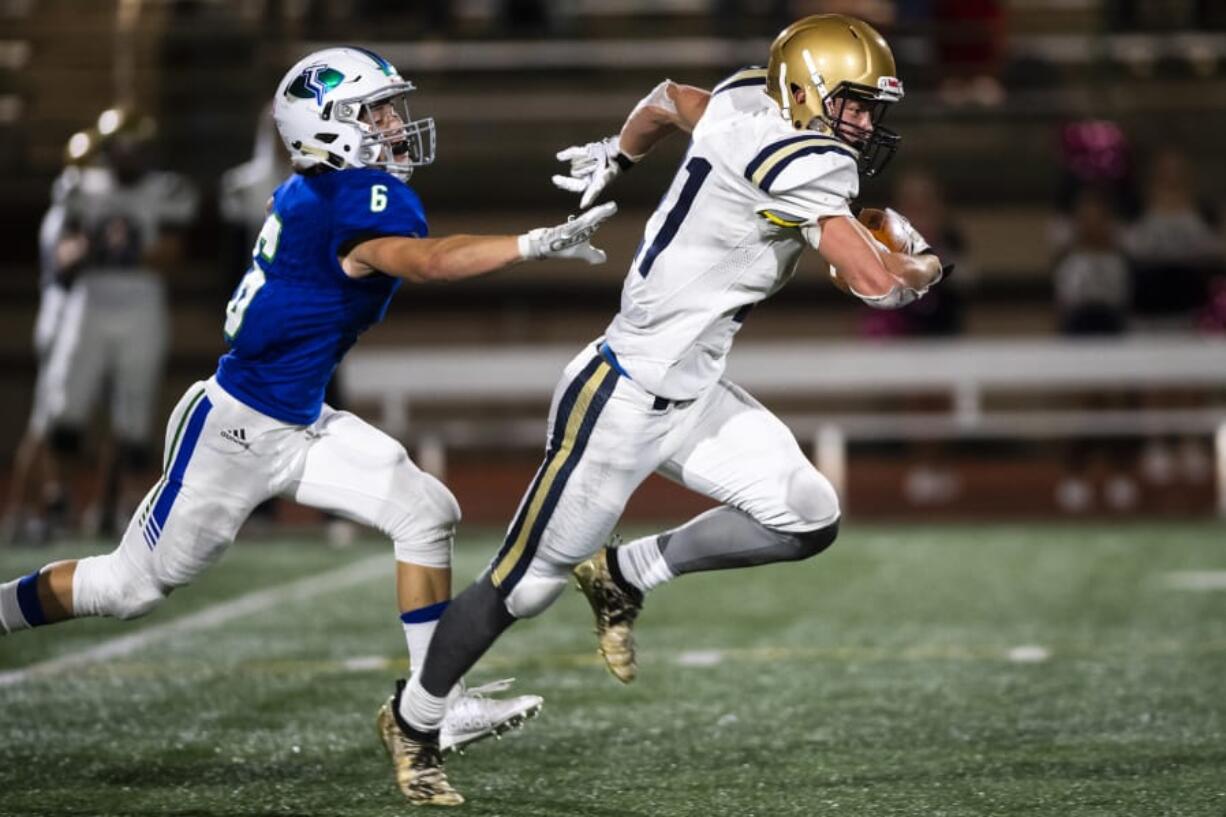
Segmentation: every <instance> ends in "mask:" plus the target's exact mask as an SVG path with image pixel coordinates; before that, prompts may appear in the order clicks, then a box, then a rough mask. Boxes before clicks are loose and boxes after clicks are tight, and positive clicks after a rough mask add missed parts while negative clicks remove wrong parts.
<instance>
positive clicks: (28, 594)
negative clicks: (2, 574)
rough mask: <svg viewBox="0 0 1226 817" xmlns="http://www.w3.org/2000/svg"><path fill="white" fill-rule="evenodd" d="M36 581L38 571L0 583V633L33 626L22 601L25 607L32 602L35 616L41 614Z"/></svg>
mask: <svg viewBox="0 0 1226 817" xmlns="http://www.w3.org/2000/svg"><path fill="white" fill-rule="evenodd" d="M37 582H38V571H35V572H34V573H31V574H30V575H29V576H23V577H22V578H20V579H13V580H12V581H11V582H5V583H4V584H0V635H3V634H6V633H11V632H13V631H15V630H27V629H29V628H30V627H33V626H34V625H33V624H31V623H30V622H29V620H27V619H26V613H25V609H23V601H24V603H25V607H26V608H29V607H30V605H31V604H33V605H34V609H33V613H34V614H35V615H36V616H40V617H41V616H42V614H43V611H42V605H41V604H40V603H39V602H38V592H37ZM38 623H41V622H38Z"/></svg>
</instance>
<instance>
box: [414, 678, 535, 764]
mask: <svg viewBox="0 0 1226 817" xmlns="http://www.w3.org/2000/svg"><path fill="white" fill-rule="evenodd" d="M514 680H515V679H514V678H504V679H503V680H501V681H493V682H491V683H488V684H483V685H481V686H479V687H472V688H471V689H466V688H464V687H463V685H461V686H457V687H456V689H455V690H454V691H453V692H452V693H451V695H449V696H448V699H447V714H446V715H445V716H444V717H443V725H442V727H441V728H440V729H439V734H438V743H439V749H440V750H442V751H443V752H444V753H447V752H459V751H462V750H463V749H464V748H465V747H466V746H468V745H469V744H472V743H476V742H477V741H479V740H482V739H484V738H488V737H495V738H496V737H500V736H501V735H502V733H503V732H509V731H510V730H512V729H518V728H519V727H521V726H523V725H524V722H525V721H527V720H528V719H529V718H534V717H536V715H537V714H538V713H539V712H540V711H541V704H542V703H544V699H543V698H542V697H541V696H540V695H516V696H514V697H511V698H490V697H487V696H488V695H489V694H490V693H493V692H505V691H506V690H508V689H510V688H511V682H513V681H514Z"/></svg>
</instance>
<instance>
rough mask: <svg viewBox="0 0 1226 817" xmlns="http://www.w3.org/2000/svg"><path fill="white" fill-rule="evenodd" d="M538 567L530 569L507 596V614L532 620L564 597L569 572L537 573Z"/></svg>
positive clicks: (550, 571)
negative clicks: (563, 592)
mask: <svg viewBox="0 0 1226 817" xmlns="http://www.w3.org/2000/svg"><path fill="white" fill-rule="evenodd" d="M535 567H536V565H533V566H532V567H529V568H528V572H527V573H525V574H524V576H523V578H521V579H520V580H519V582H518V583H517V584H516V585H515V587H513V588H512V589H511V592H510V593H508V594H507V595H506V605H507V612H508V613H510V614H511V615H513V616H515V617H516V618H532V617H533V616H536V615H540V614H541V613H543V612H545V610H547V609H548V608H549V605H551V604H553V603H554V601H556V600H557V598H558V596H560V595H562V591H563V590H565V589H566V582H567V577H568V576H569V575H570V572H569V571H568V570H554V569H550V570H549V571H548V572H538V571H535V570H534V569H533V568H535Z"/></svg>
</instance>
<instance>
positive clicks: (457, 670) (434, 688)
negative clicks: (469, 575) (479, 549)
mask: <svg viewBox="0 0 1226 817" xmlns="http://www.w3.org/2000/svg"><path fill="white" fill-rule="evenodd" d="M515 621H516V618H515V616H513V615H511V614H510V613H508V612H507V607H506V604H505V603H504V602H503V600H502V596H500V595H498V591H497V590H496V589H495V588H494V585H493V584H492V583H491V582H490V577H489V573H488V572H486V573H482V574H481V575H480V576H479V577H478V578H477V580H476V581H475V582H473V583H472V584H471V585H469V587H468V589H467V590H465V591H464V592H463V593H461V594H460V595H458V596H456V597H455V599H454V600H452V602H451V604H449V605H448V606H447V610H446V612H444V613H443V617H442V618H441V619H439V622H438V627H437V628H435V630H434V637H433V638H431V639H430V649H429V650H427V651H426V663H425V664H424V665H423V666H422V669H421V685H422V687H424V688H425V690H426V691H427V692H429V693H430V694H431V695H435V696H438V697H440V698H443V697H446V695H447V693H448V692H450V691H451V688H452V687H453V686H455V685H456V684H457V683H459V681H460V679H461V678H463V677H464V673H466V672H468V671H469V670H470V669H471V668H472V666H473V664H475V663H477V660H478V659H479V658H480V657H481V656H482V655H485V651H486V650H488V649H489V648H490V646H491V645H492V644H493V643H494V642H495V641H497V640H498V636H500V635H502V632H503V631H504V630H505V629H506V628H508V627H510V626H511V625H512V624H513V623H515Z"/></svg>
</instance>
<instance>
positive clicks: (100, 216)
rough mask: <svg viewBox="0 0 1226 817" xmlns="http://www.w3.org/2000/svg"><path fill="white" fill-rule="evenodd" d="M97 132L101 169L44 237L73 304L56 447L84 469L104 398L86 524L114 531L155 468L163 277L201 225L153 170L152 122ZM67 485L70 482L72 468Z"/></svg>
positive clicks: (66, 198) (65, 324)
mask: <svg viewBox="0 0 1226 817" xmlns="http://www.w3.org/2000/svg"><path fill="white" fill-rule="evenodd" d="M95 130H96V132H97V135H98V147H97V161H96V162H94V163H91V164H89V165H88V166H86V167H84V168H82V169H81V172H80V173H79V174H77V175H76V176H75V177H74V178H73V180H72V184H71V185H69V186H68V187H67V189H65V190H63V191H62V193H61V202H62V208H63V214H62V218H61V219H60V220H59V222H58V224H57V225H56V229H55V230H54V236H53V237H52V236H49V240H50V241H51V242H52V246H53V248H54V249H53V250H52V252H53V255H54V258H55V265H56V275H57V277H58V279H59V281H60V282H61V284H62V285H63V286H64V287H65V288H66V290H67V298H66V303H65V306H64V313H63V318H62V320H61V321H60V322H59V324H58V325H57V328H56V332H55V339H54V341H53V343H52V347H51V351H50V355H49V358H48V363H47V411H48V416H49V420H48V422H49V429H50V430H49V441H50V446H51V449H52V450H53V452H54V453H55V455H56V457H57V458H59V459H60V460H61V461H62V462H63V463H64V465H65V466H69V465H72V464H78V463H79V462H80V460H81V458H82V453H83V450H84V440H85V436H86V431H87V429H88V426H89V423H90V420H91V417H92V415H93V412H94V409H95V407H96V405H97V403H98V400H99V398H100V397H102V396H103V395H104V394H106V395H107V396H108V397H109V408H110V424H111V431H112V434H113V437H114V440H113V445H112V446H111V449H112V450H111V452H110V454H109V456H105V457H103V458H102V461H103V464H102V467H101V471H102V474H101V480H100V482H101V485H100V490H99V492H98V498H97V501H96V508H95V509H94V511H93V513H92V514H91V515H92V516H93V517H94V519H93V523H92V524H91V525H90V526H89V527H90V528H91V529H93V531H96V532H97V533H98V534H101V535H114V534H115V533H117V531H118V520H119V519H120V518H121V516H122V514H123V513H125V512H126V511H127V510H130V509H131V507H133V506H134V505H135V496H134V495H133V494H131V493H130V491H131V489H132V488H133V487H135V486H132V485H130V484H129V480H130V479H131V477H132V476H134V475H136V474H138V473H141V472H143V471H145V470H146V469H148V468H149V467H151V466H152V465H153V464H154V458H153V440H152V430H153V422H152V420H153V407H154V404H155V402H156V400H157V398H158V390H159V388H160V385H161V379H162V366H163V362H164V359H165V354H166V345H167V333H168V314H167V307H166V292H165V285H164V283H163V280H162V275H163V274H164V272H165V271H166V270H167V269H168V268H169V267H170V266H172V265H173V264H175V263H176V262H177V261H178V260H179V259H180V257H181V255H182V253H181V250H180V246H179V241H178V237H177V236H176V235H175V232H174V231H175V230H178V229H181V228H183V227H185V226H187V225H188V224H190V223H191V221H192V219H193V218H194V217H195V215H196V205H197V196H196V191H195V189H194V188H193V187H192V185H191V184H190V183H189V182H188V181H187V179H186V178H185V177H184V176H181V175H179V174H177V173H168V172H160V171H154V170H153V169H151V167H150V163H151V160H152V150H153V137H154V135H155V132H156V125H155V123H154V121H153V120H152V118H150V117H149V116H147V115H145V114H142V113H140V112H138V111H136V110H135V109H133V108H130V107H115V108H110V109H108V110H106V111H104V112H103V113H102V114H101V115H100V116H99V117H98V123H97V126H96V128H95ZM65 479H66V481H67V482H68V484H69V485H71V484H72V481H71V473H70V472H69V471H67V470H66V472H65Z"/></svg>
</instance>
